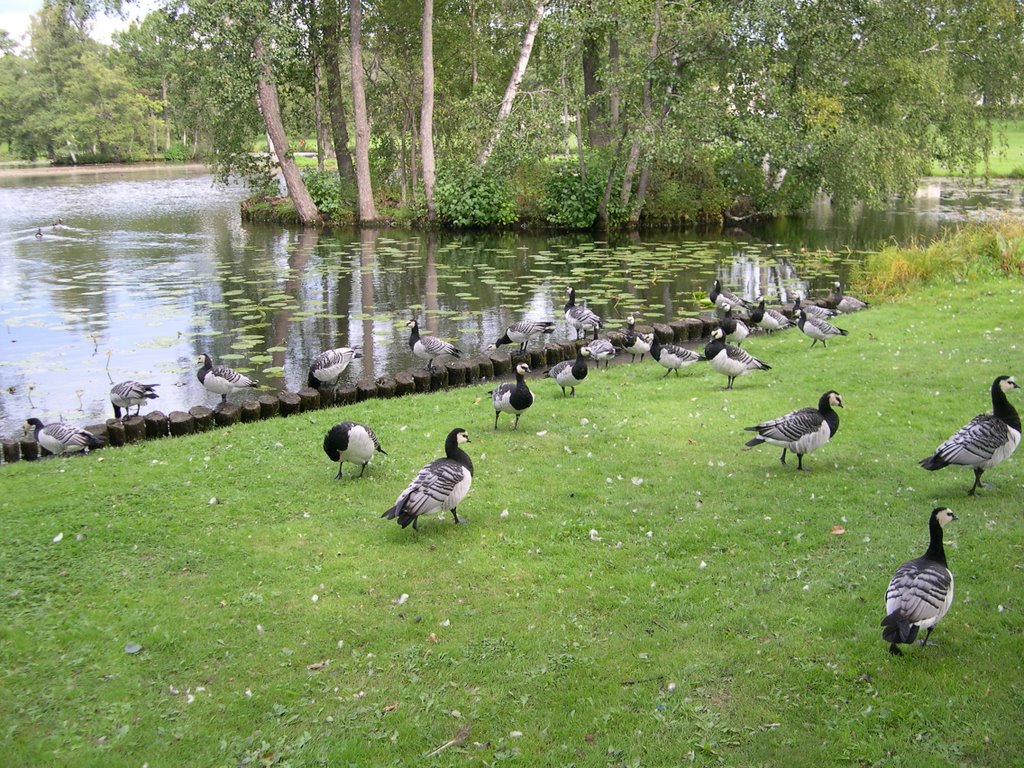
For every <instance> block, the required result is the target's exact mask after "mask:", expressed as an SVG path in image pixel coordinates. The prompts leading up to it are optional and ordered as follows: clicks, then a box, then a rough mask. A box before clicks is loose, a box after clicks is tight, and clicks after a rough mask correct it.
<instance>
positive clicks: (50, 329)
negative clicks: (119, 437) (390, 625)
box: [0, 168, 1021, 436]
mask: <svg viewBox="0 0 1024 768" xmlns="http://www.w3.org/2000/svg"><path fill="white" fill-rule="evenodd" d="M243 197H245V191H244V190H243V189H242V188H240V187H224V186H218V185H215V184H214V183H213V180H212V177H211V176H210V175H209V174H208V173H206V172H205V171H203V170H199V169H180V168H161V169H148V170H143V169H135V170H131V171H116V172H107V173H98V172H94V171H93V172H90V171H86V172H78V173H73V174H68V175H61V176H57V177H50V176H45V177H44V176H32V177H8V178H0V435H2V436H18V435H20V430H21V424H22V422H23V421H24V419H25V418H27V417H28V416H33V415H34V416H39V417H40V418H42V419H43V420H44V421H46V422H49V421H51V420H56V419H64V420H66V421H71V422H75V423H79V424H83V425H84V424H87V423H90V422H96V421H100V420H102V419H104V418H106V417H108V416H110V415H112V411H111V406H110V402H109V390H110V387H111V385H112V384H113V383H116V382H119V381H122V380H124V379H137V380H139V381H143V382H147V383H156V384H158V385H159V387H158V391H159V392H160V399H159V400H156V401H154V402H153V404H152V406H151V407H152V408H159V409H160V410H162V411H164V412H165V413H168V412H170V411H172V410H177V409H183V410H187V408H188V407H190V406H192V405H196V404H206V405H210V406H213V405H214V404H215V403H216V402H217V401H218V400H219V398H217V397H216V396H213V395H210V394H208V393H207V392H206V391H205V390H203V389H202V387H201V385H200V384H199V382H198V380H197V379H196V376H195V372H196V370H197V368H198V366H197V364H196V362H195V361H196V358H197V356H198V355H199V354H200V353H201V352H209V353H210V355H211V356H213V357H214V359H215V360H216V361H218V362H224V363H226V364H229V365H231V366H232V367H235V368H237V369H238V370H241V371H244V372H246V373H249V374H250V375H252V376H254V377H256V378H257V379H258V380H259V381H260V383H261V385H262V388H264V389H267V390H277V389H282V388H287V389H297V388H298V387H300V386H302V385H303V384H304V381H305V377H306V371H307V367H308V361H309V360H310V359H311V358H312V357H313V356H314V355H315V354H316V353H317V352H320V351H321V350H323V349H326V348H330V347H334V346H341V345H349V346H355V345H358V346H360V347H361V348H362V349H363V353H364V359H363V360H362V361H355V362H354V363H353V365H352V366H351V367H350V368H349V370H348V371H347V372H346V374H345V376H344V377H343V381H344V380H348V381H352V382H355V381H358V380H361V379H364V378H375V377H378V376H381V375H383V374H386V373H393V372H395V371H398V370H403V369H407V368H412V367H415V366H416V365H418V364H419V361H418V360H416V359H414V358H413V357H412V356H411V353H410V352H409V349H408V346H407V343H406V342H407V339H408V331H407V330H406V328H405V323H406V321H407V320H409V319H410V318H412V317H414V316H415V317H418V318H419V319H420V324H421V326H422V327H424V328H426V329H427V330H429V331H430V332H432V333H435V334H438V335H440V336H442V337H444V338H446V339H449V340H451V341H453V342H454V343H455V344H456V346H459V347H460V348H461V349H463V350H464V351H465V352H467V353H470V354H472V353H476V352H478V351H482V350H483V349H484V348H485V347H486V346H487V344H489V343H490V342H492V341H494V340H495V339H496V338H498V337H499V336H500V335H501V333H502V332H503V330H504V328H505V327H506V326H507V325H508V324H509V323H510V322H512V321H514V320H516V319H519V318H521V317H523V316H529V317H531V318H535V319H549V320H555V321H557V322H558V326H559V327H558V331H557V332H556V334H555V336H556V338H570V334H569V332H568V331H567V330H566V328H565V323H564V318H563V315H562V312H563V304H564V301H565V299H564V291H565V287H566V286H568V285H572V286H574V287H575V288H576V290H577V294H578V297H579V298H580V299H586V300H587V303H588V305H589V306H590V307H591V308H592V309H594V310H595V311H597V312H598V313H599V314H601V315H602V316H603V317H604V318H605V326H606V328H608V329H613V328H620V327H622V326H623V325H624V320H625V317H626V316H627V315H628V314H629V313H631V312H632V313H634V314H636V315H637V316H638V317H642V318H644V319H645V320H646V321H648V322H650V321H652V320H660V319H670V318H673V317H680V316H685V315H692V314H696V313H697V312H699V311H700V309H701V308H702V305H701V304H700V296H699V294H701V293H706V292H707V291H708V290H709V289H710V287H711V284H712V283H713V281H714V279H715V277H719V278H721V279H722V281H723V283H725V284H726V285H728V286H729V287H731V288H732V289H733V290H735V291H737V292H739V293H742V294H744V295H745V296H747V297H750V298H755V297H757V296H760V295H764V296H766V297H768V298H769V303H772V302H778V301H789V300H792V298H793V296H794V295H795V294H798V293H799V294H810V295H811V296H815V295H821V294H823V293H825V292H827V291H829V290H830V288H831V282H832V281H833V280H834V279H836V278H837V277H839V278H845V276H846V275H847V274H848V272H849V269H850V266H851V264H852V263H854V262H855V261H857V260H859V259H860V258H862V257H863V254H864V252H865V251H866V250H871V249H875V248H877V247H878V246H879V245H880V244H882V243H884V242H888V241H891V240H896V241H899V242H906V241H908V240H910V239H912V238H930V237H934V236H935V235H937V234H939V233H940V232H941V231H942V230H943V229H944V228H946V227H950V226H953V225H955V224H957V223H959V222H960V221H962V220H964V219H965V218H968V217H979V216H985V215H992V213H993V211H997V210H1007V209H1012V210H1018V211H1019V210H1020V207H1021V189H1020V184H1019V183H1018V184H1001V185H999V186H995V187H992V188H989V189H984V190H967V189H963V188H962V187H960V186H959V185H957V184H956V183H951V182H941V181H934V182H933V183H930V184H929V185H927V186H925V187H923V188H922V191H921V192H920V193H919V195H918V197H917V198H916V199H915V200H914V201H912V202H910V203H908V204H905V205H900V206H897V207H894V208H893V209H892V210H889V211H884V212H858V213H855V214H854V215H852V216H839V215H835V214H833V212H832V211H831V209H830V208H829V207H828V205H827V204H824V203H822V204H820V205H818V206H815V207H814V208H813V209H812V210H810V211H808V212H807V213H806V214H804V215H801V216H796V217H787V218H783V219H780V220H777V221H773V222H771V223H769V224H767V225H762V226H757V227H754V226H750V227H746V228H743V229H740V228H732V229H726V230H724V231H716V232H708V233H679V234H664V233H658V234H652V235H644V236H640V237H633V238H630V237H624V238H622V239H617V240H612V241H594V240H593V239H591V238H589V237H585V236H580V235H551V236H547V237H543V236H518V235H514V234H501V235H483V236H473V235H465V236H451V235H438V236H429V235H427V234H424V233H404V232H398V231H393V230H387V231H380V232H363V233H354V232H319V231H313V230H309V231H303V230H300V229H297V228H284V227H277V226H264V225H250V224H243V223H242V222H241V221H240V218H239V213H238V202H239V201H240V200H241V199H242V198H243ZM58 219H60V220H62V223H60V224H55V223H56V222H57V221H58ZM37 229H41V233H42V237H37V236H36V231H37ZM695 293H697V294H698V295H697V296H695ZM236 397H238V396H236Z"/></svg>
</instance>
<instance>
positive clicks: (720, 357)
mask: <svg viewBox="0 0 1024 768" xmlns="http://www.w3.org/2000/svg"><path fill="white" fill-rule="evenodd" d="M704 357H706V358H707V360H708V362H709V363H710V364H711V367H712V368H714V369H715V370H716V371H718V372H719V373H720V374H722V375H723V376H728V377H729V384H728V385H727V386H725V387H722V389H732V383H733V382H734V381H735V380H736V377H737V376H745V375H747V374H748V373H750V372H751V371H770V370H771V366H770V365H768V363H766V362H764V361H763V360H758V359H757V358H756V357H754V356H753V355H751V354H750V353H749V352H744V351H743V350H742V349H740V348H739V347H734V346H733V345H732V344H726V343H725V334H724V333H723V332H722V329H721V328H715V329H714V330H713V331H712V332H711V340H710V341H709V342H708V343H707V344H706V345H705V347H704Z"/></svg>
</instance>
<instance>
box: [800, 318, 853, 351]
mask: <svg viewBox="0 0 1024 768" xmlns="http://www.w3.org/2000/svg"><path fill="white" fill-rule="evenodd" d="M796 324H797V326H798V327H799V328H800V330H801V331H803V333H804V335H805V336H810V337H811V339H812V341H811V348H812V349H813V348H814V345H815V344H817V343H818V342H819V341H820V342H821V346H823V347H827V346H828V344H827V343H826V342H827V340H828V339H832V338H835V337H836V336H849V335H850V332H849V331H845V330H843V329H842V328H836V327H835V326H834V325H832V323H830V322H829V321H828V320H822V319H821V318H820V317H810V316H809V315H808V314H807V312H805V311H804V310H803V309H801V310H800V312H799V313H798V314H797V321H796Z"/></svg>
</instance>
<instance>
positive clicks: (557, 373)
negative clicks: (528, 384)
mask: <svg viewBox="0 0 1024 768" xmlns="http://www.w3.org/2000/svg"><path fill="white" fill-rule="evenodd" d="M588 357H590V348H589V347H585V346H580V347H578V348H577V349H576V359H575V360H563V361H562V362H560V363H555V364H554V365H552V366H551V367H550V368H548V369H547V370H546V371H544V378H546V379H554V380H555V381H556V382H558V386H560V387H561V388H562V397H565V388H566V387H571V388H572V393H571V396H572V397H576V385H577V384H579V383H580V382H582V381H583V380H584V379H585V378H587V358H588Z"/></svg>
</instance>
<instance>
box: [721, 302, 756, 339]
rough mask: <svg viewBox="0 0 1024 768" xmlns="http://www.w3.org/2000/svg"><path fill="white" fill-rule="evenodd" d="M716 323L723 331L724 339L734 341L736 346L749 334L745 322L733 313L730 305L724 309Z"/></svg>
mask: <svg viewBox="0 0 1024 768" xmlns="http://www.w3.org/2000/svg"><path fill="white" fill-rule="evenodd" d="M718 324H719V326H721V328H722V330H723V331H724V332H725V340H726V341H732V342H735V343H736V346H737V347H738V346H739V345H740V344H742V343H743V340H744V339H745V338H747V336H749V335H750V329H749V328H748V327H747V324H746V323H744V322H743V321H742V320H740V319H739V318H738V317H736V316H735V315H733V313H732V307H728V308H727V309H726V310H725V313H724V314H723V315H722V319H721V321H720V322H719V323H718Z"/></svg>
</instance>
